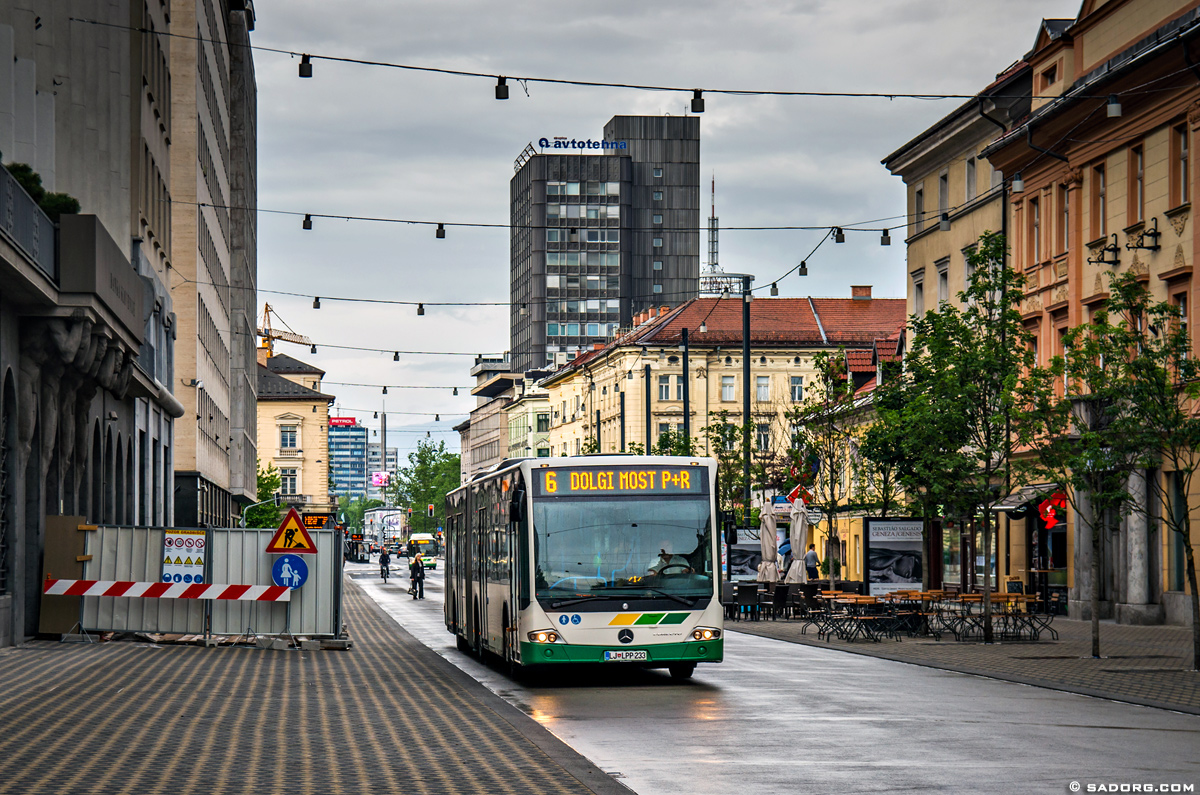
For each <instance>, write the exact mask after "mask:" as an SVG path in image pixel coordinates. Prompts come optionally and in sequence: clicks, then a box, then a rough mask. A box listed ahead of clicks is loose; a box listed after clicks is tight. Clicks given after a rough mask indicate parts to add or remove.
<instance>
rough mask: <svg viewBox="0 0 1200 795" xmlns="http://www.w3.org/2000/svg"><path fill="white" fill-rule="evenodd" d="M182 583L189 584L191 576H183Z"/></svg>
mask: <svg viewBox="0 0 1200 795" xmlns="http://www.w3.org/2000/svg"><path fill="white" fill-rule="evenodd" d="M183 581H184V582H186V583H190V582H191V581H192V575H190V574H185V575H183Z"/></svg>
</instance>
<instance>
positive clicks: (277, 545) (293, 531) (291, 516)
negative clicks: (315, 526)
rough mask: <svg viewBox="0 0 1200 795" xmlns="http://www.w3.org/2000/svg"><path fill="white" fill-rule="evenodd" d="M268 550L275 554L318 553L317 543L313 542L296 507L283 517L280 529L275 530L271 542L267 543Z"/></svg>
mask: <svg viewBox="0 0 1200 795" xmlns="http://www.w3.org/2000/svg"><path fill="white" fill-rule="evenodd" d="M267 552H271V553H275V554H279V553H283V552H291V553H294V554H296V555H315V554H317V545H316V544H315V543H313V540H312V536H310V535H309V534H308V530H306V529H305V528H304V520H302V519H301V518H300V514H298V513H296V509H295V508H292V509H290V510H289V511H288V512H287V516H285V517H283V521H282V522H280V523H279V529H278V530H276V531H275V535H273V536H271V542H270V543H269V544H267Z"/></svg>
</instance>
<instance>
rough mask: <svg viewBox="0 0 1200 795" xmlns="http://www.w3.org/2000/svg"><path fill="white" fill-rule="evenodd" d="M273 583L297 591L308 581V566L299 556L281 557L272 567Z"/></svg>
mask: <svg viewBox="0 0 1200 795" xmlns="http://www.w3.org/2000/svg"><path fill="white" fill-rule="evenodd" d="M271 581H272V582H274V583H275V584H276V585H283V586H286V587H288V588H291V589H292V590H295V589H297V588H299V587H300V586H301V585H304V583H306V582H307V581H308V564H307V563H305V562H304V558H301V557H299V556H298V555H280V556H279V557H278V558H276V559H275V565H274V566H272V567H271Z"/></svg>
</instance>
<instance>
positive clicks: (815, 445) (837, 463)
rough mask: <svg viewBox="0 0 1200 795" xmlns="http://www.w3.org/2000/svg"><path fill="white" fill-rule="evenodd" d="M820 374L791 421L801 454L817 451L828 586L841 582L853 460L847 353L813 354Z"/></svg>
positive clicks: (816, 489)
mask: <svg viewBox="0 0 1200 795" xmlns="http://www.w3.org/2000/svg"><path fill="white" fill-rule="evenodd" d="M813 369H814V370H815V371H816V375H815V377H814V379H813V381H812V385H811V386H810V387H809V388H808V389H805V390H804V391H805V397H804V402H803V403H801V404H800V405H799V406H796V407H794V408H793V409H791V410H790V411H789V412H788V414H787V420H788V422H790V424H791V426H792V427H794V428H795V429H796V433H797V435H798V442H799V444H798V446H797V455H798V456H807V455H808V454H810V453H811V454H815V455H816V456H817V459H818V460H819V462H820V471H819V472H818V474H817V476H816V480H815V481H814V482H813V485H812V488H811V490H810V491H811V493H812V495H813V501H814V502H815V503H816V505H817V506H819V507H821V508H823V509H824V511H825V519H824V521H825V528H826V529H825V537H826V540H827V541H828V550H827V552H826V555H825V557H826V559H827V560H828V559H831V558H832V559H833V561H835V563H831V564H830V566H829V573H830V585H831V587H832V585H833V584H834V583H836V582H837V577H838V573H839V571H840V568H841V567H840V563H841V538H840V536H839V534H838V515H839V514H841V513H843V512H845V511H847V510H848V508H849V506H848V505H847V498H848V497H849V493H850V481H851V478H850V476H849V471H850V462H851V460H852V458H853V455H854V423H853V422H852V421H851V420H852V417H853V415H854V413H855V411H854V410H855V400H854V379H852V378H850V375H849V373H848V372H847V368H846V352H845V350H843V349H841V348H839V349H838V350H837V351H834V352H830V351H821V352H819V353H818V354H817V355H816V356H815V357H813Z"/></svg>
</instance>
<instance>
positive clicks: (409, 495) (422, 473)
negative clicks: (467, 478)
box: [386, 440, 462, 533]
mask: <svg viewBox="0 0 1200 795" xmlns="http://www.w3.org/2000/svg"><path fill="white" fill-rule="evenodd" d="M461 480H462V475H461V470H460V464H459V456H458V454H457V453H450V452H447V451H446V443H445V442H442V441H439V442H436V443H435V442H429V441H425V440H421V441H420V442H419V443H418V444H417V449H416V450H414V451H412V452H410V453H409V454H408V464H407V466H404V467H401V468H400V470H399V471H398V472H397V473H396V475H395V477H394V478H392V482H391V483H390V484H389V485H388V487H387V490H386V494H387V496H388V503H389V504H390V505H397V506H408V507H410V508H412V521H411V527H412V532H414V533H432V532H435V531H436V530H437V527H438V525H439V523H440V522H441V521H443V519H444V514H445V507H444V506H445V504H446V495H447V494H449V493H450V492H451V491H453V490H454V489H456V488H458V487H459V485H460V482H461ZM427 505H433V506H434V509H433V510H434V515H433V516H432V517H431V516H429V515H428V513H427V512H426V506H427Z"/></svg>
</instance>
